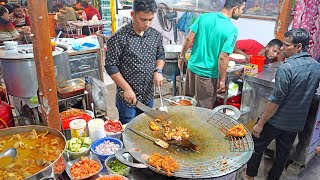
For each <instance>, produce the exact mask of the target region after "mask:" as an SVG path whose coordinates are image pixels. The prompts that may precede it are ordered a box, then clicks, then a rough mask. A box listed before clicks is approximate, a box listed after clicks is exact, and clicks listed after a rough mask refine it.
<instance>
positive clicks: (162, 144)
mask: <svg viewBox="0 0 320 180" xmlns="http://www.w3.org/2000/svg"><path fill="white" fill-rule="evenodd" d="M127 128H128V129H129V130H130V131H132V132H134V133H136V134H138V135H139V136H141V137H143V138H145V139H148V140H150V141H152V142H154V143H155V144H156V145H158V146H160V147H162V148H164V149H167V148H168V147H169V144H168V143H167V142H165V141H164V140H162V139H158V138H157V139H156V138H154V137H151V136H149V135H147V134H145V133H143V132H141V131H137V130H134V129H131V128H129V127H127Z"/></svg>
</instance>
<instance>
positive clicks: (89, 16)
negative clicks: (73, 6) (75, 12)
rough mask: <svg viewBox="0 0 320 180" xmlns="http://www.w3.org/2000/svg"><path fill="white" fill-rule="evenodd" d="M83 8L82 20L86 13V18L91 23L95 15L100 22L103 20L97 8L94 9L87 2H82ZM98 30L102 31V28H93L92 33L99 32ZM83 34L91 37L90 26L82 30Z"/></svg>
mask: <svg viewBox="0 0 320 180" xmlns="http://www.w3.org/2000/svg"><path fill="white" fill-rule="evenodd" d="M81 7H82V8H83V13H82V19H83V18H84V13H85V16H86V19H87V20H88V21H89V20H91V19H92V17H93V16H94V15H97V17H98V20H101V16H100V13H99V11H98V10H97V9H96V8H93V7H92V6H91V5H89V3H88V2H87V1H82V2H81ZM98 29H102V27H94V28H92V31H94V32H95V31H97V30H98ZM82 34H84V35H87V36H89V35H90V30H89V27H88V26H84V27H83V28H82Z"/></svg>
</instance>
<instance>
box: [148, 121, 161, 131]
mask: <svg viewBox="0 0 320 180" xmlns="http://www.w3.org/2000/svg"><path fill="white" fill-rule="evenodd" d="M149 128H150V129H151V130H152V131H159V130H160V129H161V127H160V126H159V125H158V123H156V122H155V121H150V122H149Z"/></svg>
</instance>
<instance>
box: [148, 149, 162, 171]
mask: <svg viewBox="0 0 320 180" xmlns="http://www.w3.org/2000/svg"><path fill="white" fill-rule="evenodd" d="M148 163H149V164H150V165H151V166H153V167H155V168H157V170H158V171H160V170H161V165H162V155H161V154H159V153H152V154H151V156H150V157H149V158H148Z"/></svg>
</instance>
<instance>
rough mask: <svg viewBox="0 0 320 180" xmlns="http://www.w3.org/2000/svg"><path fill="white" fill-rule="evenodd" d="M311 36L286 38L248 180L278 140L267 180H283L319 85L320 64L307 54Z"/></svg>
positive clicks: (301, 33)
mask: <svg viewBox="0 0 320 180" xmlns="http://www.w3.org/2000/svg"><path fill="white" fill-rule="evenodd" d="M308 44H309V33H308V32H307V31H306V30H305V29H292V30H290V31H288V32H286V33H285V34H284V40H283V46H282V47H281V53H282V55H283V56H284V57H285V58H287V59H286V60H285V61H284V64H282V65H280V66H279V68H278V70H277V73H276V77H275V86H274V89H273V92H272V94H271V96H270V97H269V102H268V103H267V105H266V108H265V110H264V112H263V114H262V115H261V117H260V119H259V120H258V122H257V124H256V125H255V126H254V127H253V141H254V152H253V154H252V156H251V158H250V160H249V162H248V164H247V170H246V172H244V173H243V177H244V179H245V180H253V177H254V176H256V175H257V172H258V168H259V164H260V161H261V158H262V155H263V152H264V150H265V149H266V148H267V146H268V145H269V144H270V142H271V141H272V140H273V139H275V140H276V158H275V160H274V162H273V165H272V168H271V170H270V171H269V174H268V178H267V180H277V179H280V176H281V174H282V171H283V169H284V167H285V165H286V162H287V161H288V159H289V154H290V149H291V147H292V144H293V142H294V140H295V139H296V136H297V133H299V132H301V131H303V128H304V125H305V123H306V118H307V115H308V111H309V107H310V105H311V101H312V98H313V97H314V95H315V92H316V89H317V88H318V86H319V82H320V71H319V69H320V63H318V62H317V61H316V60H315V59H313V58H312V57H310V56H309V55H308V53H307V48H308Z"/></svg>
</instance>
